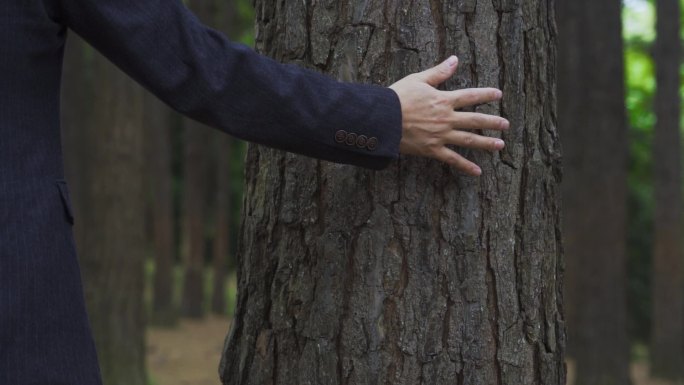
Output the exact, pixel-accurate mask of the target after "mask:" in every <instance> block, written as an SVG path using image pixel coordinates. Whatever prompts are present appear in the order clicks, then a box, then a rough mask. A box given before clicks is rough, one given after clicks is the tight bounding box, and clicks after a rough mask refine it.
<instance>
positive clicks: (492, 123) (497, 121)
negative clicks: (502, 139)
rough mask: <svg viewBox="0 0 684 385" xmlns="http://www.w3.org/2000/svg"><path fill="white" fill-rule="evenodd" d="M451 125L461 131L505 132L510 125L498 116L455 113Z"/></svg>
mask: <svg viewBox="0 0 684 385" xmlns="http://www.w3.org/2000/svg"><path fill="white" fill-rule="evenodd" d="M453 125H454V128H455V129H463V130H506V129H508V127H509V126H510V123H509V122H508V120H506V119H504V118H502V117H499V116H494V115H487V114H480V113H477V112H460V111H456V112H454V118H453Z"/></svg>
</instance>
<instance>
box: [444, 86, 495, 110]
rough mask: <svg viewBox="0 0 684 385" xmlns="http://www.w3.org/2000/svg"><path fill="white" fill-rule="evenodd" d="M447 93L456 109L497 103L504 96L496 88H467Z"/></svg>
mask: <svg viewBox="0 0 684 385" xmlns="http://www.w3.org/2000/svg"><path fill="white" fill-rule="evenodd" d="M445 92H447V93H448V94H449V96H448V97H449V100H451V105H452V106H453V107H454V109H458V108H464V107H470V106H474V105H477V104H485V103H489V102H495V101H498V100H500V99H501V97H502V96H503V94H502V93H501V91H500V90H498V89H496V88H467V89H463V90H455V91H445Z"/></svg>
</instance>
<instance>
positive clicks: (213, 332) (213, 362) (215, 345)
mask: <svg viewBox="0 0 684 385" xmlns="http://www.w3.org/2000/svg"><path fill="white" fill-rule="evenodd" d="M229 328H230V319H229V318H224V317H215V316H212V317H208V318H206V319H204V320H202V321H188V320H183V321H181V323H180V325H179V326H178V327H177V328H174V329H163V328H150V329H148V331H147V368H148V370H149V374H150V377H151V382H150V383H151V384H152V385H220V384H221V381H220V380H219V375H218V367H219V360H220V359H221V351H222V349H223V339H224V338H225V336H226V334H227V333H228V329H229Z"/></svg>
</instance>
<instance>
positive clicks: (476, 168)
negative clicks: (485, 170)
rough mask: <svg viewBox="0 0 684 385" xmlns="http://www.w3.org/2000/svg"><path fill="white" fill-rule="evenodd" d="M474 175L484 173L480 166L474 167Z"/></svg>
mask: <svg viewBox="0 0 684 385" xmlns="http://www.w3.org/2000/svg"><path fill="white" fill-rule="evenodd" d="M473 175H475V176H480V175H482V169H481V168H479V167H473Z"/></svg>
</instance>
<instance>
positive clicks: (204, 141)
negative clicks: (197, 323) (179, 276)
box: [181, 120, 209, 318]
mask: <svg viewBox="0 0 684 385" xmlns="http://www.w3.org/2000/svg"><path fill="white" fill-rule="evenodd" d="M208 130H209V129H208V128H207V127H205V126H203V125H201V124H200V123H197V122H192V121H189V120H186V121H185V135H184V139H185V143H184V147H185V148H184V160H183V164H184V166H185V169H184V170H185V172H184V175H183V186H184V187H183V218H184V229H183V230H184V233H185V234H184V235H185V238H186V241H185V242H184V243H185V246H184V247H183V250H184V254H185V258H184V262H185V278H184V280H183V298H182V303H181V311H182V314H183V316H185V317H191V318H201V317H203V316H204V254H205V250H206V248H205V229H206V227H205V221H206V210H207V202H206V198H207V189H206V185H207V176H208V175H207V157H206V152H207V148H208V147H209V140H208V134H209V132H208Z"/></svg>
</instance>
